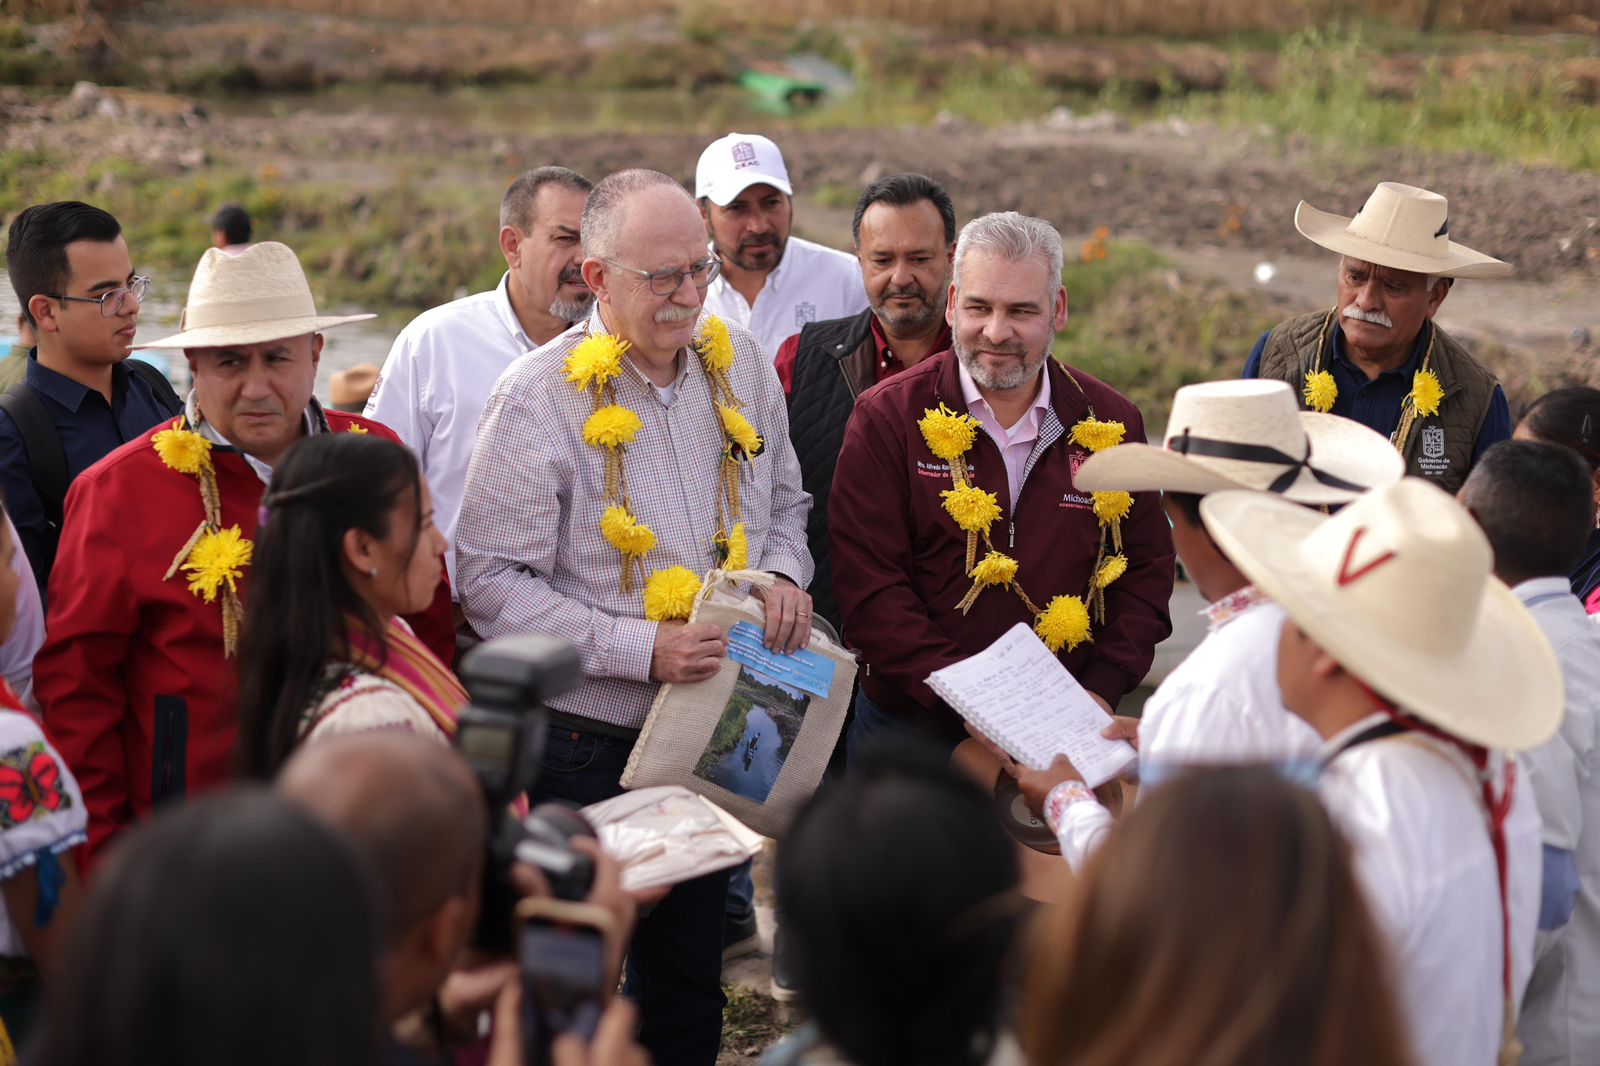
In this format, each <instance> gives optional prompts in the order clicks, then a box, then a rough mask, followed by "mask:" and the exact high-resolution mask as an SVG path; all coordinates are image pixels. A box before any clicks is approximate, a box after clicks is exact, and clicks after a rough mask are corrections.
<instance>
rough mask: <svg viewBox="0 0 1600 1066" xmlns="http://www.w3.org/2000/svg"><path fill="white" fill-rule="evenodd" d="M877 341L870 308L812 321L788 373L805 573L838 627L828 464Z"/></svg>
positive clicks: (815, 598)
mask: <svg viewBox="0 0 1600 1066" xmlns="http://www.w3.org/2000/svg"><path fill="white" fill-rule="evenodd" d="M877 357H878V352H877V346H876V345H875V344H874V343H873V341H872V312H871V311H870V310H867V311H863V312H861V313H860V314H859V315H854V316H852V317H850V318H835V319H830V320H828V321H826V322H812V323H809V324H807V325H806V327H805V328H804V329H802V330H801V331H800V342H799V349H798V350H797V351H796V352H795V359H794V379H793V384H792V386H791V388H790V389H789V440H790V442H791V443H792V444H793V445H794V453H795V456H796V457H797V458H798V459H799V460H800V481H801V484H802V485H803V486H804V488H805V490H806V491H807V492H809V493H810V494H811V516H810V517H809V518H808V519H807V520H806V541H807V543H808V545H809V546H810V548H811V561H812V562H813V563H815V564H816V576H815V577H813V578H812V579H811V589H810V592H811V601H812V609H813V610H814V611H815V612H816V613H817V614H818V615H820V616H821V617H823V618H826V619H827V620H828V621H829V622H830V623H832V625H833V627H834V628H835V629H838V627H839V604H838V602H837V601H836V600H835V599H834V598H833V563H832V559H831V558H830V557H829V552H828V494H829V493H830V492H832V491H833V468H834V464H835V463H837V462H838V461H839V449H840V448H841V447H843V445H844V430H845V426H846V425H848V424H849V422H850V412H851V411H853V410H854V409H855V405H856V397H858V396H860V395H861V393H862V392H863V391H865V390H866V389H868V388H871V387H872V382H873V377H874V364H875V361H876V360H877Z"/></svg>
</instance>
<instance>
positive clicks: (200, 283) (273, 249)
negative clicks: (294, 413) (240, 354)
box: [134, 241, 378, 348]
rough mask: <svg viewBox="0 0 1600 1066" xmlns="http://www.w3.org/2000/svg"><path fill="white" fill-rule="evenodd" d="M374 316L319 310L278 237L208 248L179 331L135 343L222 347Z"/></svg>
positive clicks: (297, 262)
mask: <svg viewBox="0 0 1600 1066" xmlns="http://www.w3.org/2000/svg"><path fill="white" fill-rule="evenodd" d="M376 317H378V316H377V315H343V316H333V317H330V316H327V315H319V314H317V305H316V302H315V301H314V300H313V299H312V298H311V286H310V285H309V284H308V283H307V282H306V272H305V271H304V270H302V269H301V268H300V260H299V258H298V257H296V256H295V254H294V252H293V251H292V250H291V249H290V248H289V247H288V246H287V245H283V244H279V243H278V242H277V241H263V242H261V243H260V244H254V245H251V246H250V247H249V248H247V249H246V250H244V251H243V252H240V253H239V254H238V255H227V254H225V253H223V252H222V251H220V250H218V249H216V248H207V249H206V254H205V255H203V256H201V257H200V265H199V266H198V267H196V268H195V271H194V280H193V281H192V282H190V283H189V301H188V303H186V304H185V305H184V308H183V315H182V317H180V318H179V319H178V329H179V330H180V331H181V332H179V333H175V334H173V335H172V336H170V337H163V338H161V339H160V340H158V341H146V342H144V343H142V344H135V345H134V347H135V348H221V347H226V346H231V345H235V344H263V343H265V342H267V341H276V340H284V339H286V338H288V337H299V336H302V335H304V334H307V333H320V332H322V331H323V330H325V329H332V328H333V327H334V326H345V325H349V324H350V323H352V322H365V321H366V320H367V319H369V318H376Z"/></svg>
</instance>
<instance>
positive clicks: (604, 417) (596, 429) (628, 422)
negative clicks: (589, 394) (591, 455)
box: [583, 403, 644, 448]
mask: <svg viewBox="0 0 1600 1066" xmlns="http://www.w3.org/2000/svg"><path fill="white" fill-rule="evenodd" d="M643 428H644V423H643V422H641V421H640V420H639V416H638V415H636V414H634V413H633V412H632V411H630V410H628V409H627V408H626V407H623V406H622V405H621V404H615V403H614V404H608V405H607V406H605V407H602V408H600V409H599V410H598V411H596V412H595V413H594V414H592V415H590V416H589V418H588V420H587V421H585V422H584V423H583V442H584V443H585V444H587V445H588V446H589V447H591V448H620V447H622V446H623V445H624V444H632V443H633V438H634V435H635V434H637V433H638V432H639V430H641V429H643Z"/></svg>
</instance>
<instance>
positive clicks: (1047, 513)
mask: <svg viewBox="0 0 1600 1066" xmlns="http://www.w3.org/2000/svg"><path fill="white" fill-rule="evenodd" d="M1061 266H1062V247H1061V237H1060V235H1059V234H1058V233H1056V231H1055V230H1054V228H1052V227H1051V226H1050V225H1049V224H1048V223H1046V222H1043V221H1041V220H1039V219H1036V218H1028V217H1026V216H1024V215H1019V214H1017V213H1015V212H1004V213H1000V214H992V215H985V216H984V217H982V218H977V219H974V220H973V221H972V222H970V223H968V224H967V226H966V227H965V228H964V229H963V230H962V232H961V237H960V240H959V241H958V242H957V245H956V253H955V268H954V275H953V278H952V282H951V286H950V299H949V305H948V307H947V309H946V311H945V314H946V317H947V318H948V320H949V322H950V326H951V330H952V339H953V343H954V350H953V351H946V352H942V353H940V354H938V355H935V356H931V357H929V358H927V359H924V360H923V361H922V362H920V363H918V364H917V365H916V366H915V367H912V368H911V369H910V370H907V371H904V372H903V373H901V374H898V375H896V376H895V377H892V378H889V379H887V380H885V381H883V382H882V383H880V384H878V385H876V386H874V387H873V388H872V389H870V390H869V391H867V392H866V393H864V394H863V395H862V397H861V399H860V401H859V402H858V403H857V405H856V409H855V413H854V415H853V416H852V418H851V420H850V426H849V429H848V430H847V431H846V434H845V439H844V447H843V449H842V450H841V452H840V454H839V464H838V469H837V471H836V472H835V474H834V481H833V493H832V496H831V497H830V503H829V508H830V519H831V540H832V547H833V558H834V591H835V594H836V595H837V597H838V600H839V605H840V608H841V612H842V614H843V617H844V631H845V633H844V635H845V639H846V640H847V641H848V642H849V643H850V644H851V645H853V646H854V647H856V648H858V649H860V652H861V660H862V666H863V669H862V672H861V692H860V694H859V696H858V697H857V700H856V708H855V711H856V714H855V723H854V725H853V726H852V727H851V733H850V746H851V751H852V754H854V753H855V752H856V751H857V750H859V746H860V745H862V744H863V743H865V742H867V741H869V740H871V739H874V738H877V737H881V736H884V735H885V734H887V735H888V737H889V738H890V739H893V738H897V737H903V736H907V735H914V736H917V737H920V738H923V739H927V740H935V741H938V742H941V743H943V744H944V745H945V746H946V747H950V748H953V747H954V746H955V744H956V743H957V742H959V741H960V740H961V739H963V738H964V737H965V735H966V734H965V732H964V729H963V727H962V724H961V720H960V719H959V718H958V717H957V716H956V715H955V713H954V712H953V711H951V710H950V708H949V707H947V706H946V705H945V704H944V703H943V702H942V701H941V700H940V699H939V697H938V696H936V695H935V694H934V693H933V691H932V690H931V689H930V688H928V686H927V685H926V684H925V683H924V679H926V678H927V676H928V675H929V674H930V673H932V672H933V671H935V670H938V669H940V668H941V667H945V666H949V665H950V664H951V663H954V662H957V661H958V660H960V659H964V658H966V657H967V656H969V655H972V654H975V653H976V652H979V651H982V650H983V649H984V648H985V647H987V646H988V645H989V644H990V643H991V642H993V641H994V640H995V639H996V638H998V637H999V636H1000V635H1001V634H1003V633H1004V632H1005V631H1006V630H1007V629H1009V628H1011V627H1012V626H1013V625H1015V624H1016V623H1018V622H1028V623H1030V624H1032V623H1035V622H1036V621H1037V622H1038V623H1039V624H1038V628H1039V630H1040V632H1041V636H1044V637H1045V638H1046V643H1054V644H1059V654H1060V655H1061V659H1062V662H1063V663H1065V664H1066V666H1067V668H1068V669H1069V670H1071V671H1072V673H1073V675H1074V676H1075V677H1077V679H1078V680H1079V681H1080V682H1081V683H1082V684H1083V686H1084V688H1086V689H1088V691H1089V693H1090V694H1091V695H1092V696H1094V698H1095V699H1096V700H1097V701H1098V702H1099V703H1101V704H1102V705H1103V706H1104V707H1105V708H1106V709H1107V710H1111V709H1113V708H1115V707H1116V705H1117V701H1118V700H1120V699H1121V698H1122V696H1123V695H1124V694H1125V693H1127V692H1128V690H1130V689H1132V688H1133V687H1134V686H1135V685H1137V684H1138V683H1139V682H1140V681H1141V680H1142V679H1143V678H1144V675H1145V673H1146V671H1148V670H1149V668H1150V660H1151V656H1152V654H1153V652H1154V649H1155V646H1156V644H1158V643H1159V642H1160V641H1161V640H1162V639H1163V638H1165V637H1166V636H1167V634H1168V633H1170V632H1171V630H1172V626H1171V621H1170V619H1169V617H1168V608H1167V604H1168V599H1169V597H1170V596H1171V594H1172V582H1173V558H1174V556H1173V549H1172V536H1171V532H1170V530H1169V528H1168V526H1167V521H1166V517H1165V516H1164V515H1163V513H1162V511H1161V507H1160V503H1159V500H1158V498H1157V496H1156V494H1155V493H1141V494H1139V495H1137V496H1134V497H1132V499H1131V506H1130V500H1129V498H1128V497H1126V496H1125V495H1123V494H1107V493H1101V494H1092V493H1089V492H1083V491H1079V490H1078V488H1077V487H1076V486H1075V485H1074V484H1073V472H1074V471H1075V470H1076V469H1077V467H1078V466H1079V465H1080V464H1081V463H1082V462H1083V461H1084V460H1085V459H1087V458H1088V456H1089V454H1090V452H1091V450H1099V449H1101V448H1104V447H1108V446H1110V445H1111V444H1113V443H1114V442H1115V440H1116V439H1118V438H1121V439H1127V440H1137V441H1142V440H1144V439H1145V435H1144V423H1143V420H1142V419H1141V417H1140V415H1139V409H1138V408H1137V407H1135V406H1134V405H1133V404H1132V403H1130V402H1129V401H1128V400H1127V399H1126V398H1125V397H1123V396H1121V395H1120V394H1118V393H1117V392H1116V391H1115V390H1113V389H1111V388H1110V387H1108V386H1107V385H1105V384H1103V383H1102V382H1099V381H1096V380H1095V379H1094V378H1092V377H1089V376H1088V375H1087V374H1084V373H1081V372H1080V371H1076V370H1072V369H1071V368H1069V367H1067V366H1066V365H1064V364H1062V363H1060V362H1057V361H1056V360H1054V359H1051V358H1050V357H1049V356H1050V345H1051V342H1052V341H1053V339H1054V337H1055V333H1056V331H1057V330H1059V329H1061V327H1062V326H1063V325H1065V324H1066V321H1067V293H1066V289H1065V288H1064V287H1063V286H1062V284H1061ZM1109 423H1118V424H1120V425H1108V424H1109ZM924 425H926V426H927V429H923V428H922V427H923V426H924ZM1119 430H1120V431H1121V432H1119ZM966 442H970V443H966ZM963 443H965V447H962V445H963ZM952 455H954V456H955V458H954V459H952V458H951V456H952ZM1097 512H1098V513H1097ZM957 514H960V515H961V516H962V517H963V518H964V520H965V522H966V527H965V528H971V529H974V533H973V536H974V537H975V538H976V539H977V546H976V547H977V550H976V554H975V555H974V559H975V560H976V561H977V562H978V563H979V564H980V565H978V566H977V567H975V568H971V569H969V564H968V561H967V560H968V554H969V548H968V542H969V536H968V533H967V532H966V531H964V527H963V526H962V525H958V522H957V517H956V516H957ZM1124 567H1125V569H1124ZM1097 578H1098V580H1097ZM1023 589H1026V595H1025V596H1024V595H1023V594H1022V590H1023ZM964 608H965V609H964ZM1041 611H1042V612H1044V614H1045V615H1046V617H1045V618H1044V619H1043V620H1042V621H1041V620H1040V619H1039V617H1038V616H1039V612H1041Z"/></svg>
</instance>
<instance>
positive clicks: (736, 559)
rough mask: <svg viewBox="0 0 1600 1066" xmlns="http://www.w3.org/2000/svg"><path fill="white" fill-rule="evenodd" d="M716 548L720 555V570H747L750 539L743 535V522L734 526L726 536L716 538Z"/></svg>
mask: <svg viewBox="0 0 1600 1066" xmlns="http://www.w3.org/2000/svg"><path fill="white" fill-rule="evenodd" d="M717 548H718V550H719V551H720V552H721V553H722V569H724V570H747V569H749V567H750V538H749V537H748V536H747V535H746V534H745V531H744V523H743V522H740V523H738V524H737V525H735V526H734V527H733V530H732V531H731V532H729V533H728V535H727V536H718V537H717Z"/></svg>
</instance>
